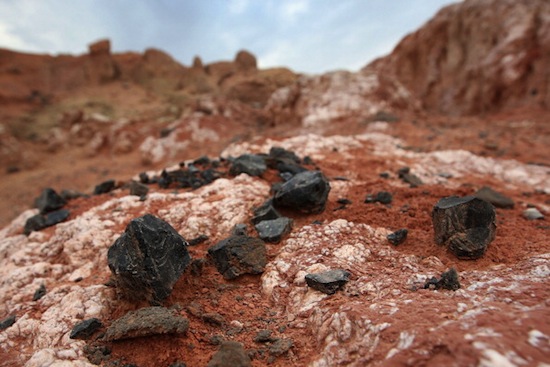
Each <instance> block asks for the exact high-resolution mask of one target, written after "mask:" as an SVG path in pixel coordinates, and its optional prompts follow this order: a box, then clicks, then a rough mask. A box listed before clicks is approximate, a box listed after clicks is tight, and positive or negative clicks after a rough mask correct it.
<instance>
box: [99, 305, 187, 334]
mask: <svg viewBox="0 0 550 367" xmlns="http://www.w3.org/2000/svg"><path fill="white" fill-rule="evenodd" d="M188 328H189V320H187V319H186V318H185V317H183V316H181V315H180V314H179V313H178V312H177V311H176V310H174V309H168V308H165V307H145V308H141V309H139V310H136V311H130V312H128V313H127V314H126V315H124V316H122V317H121V318H119V319H117V320H115V321H114V322H113V323H112V324H111V326H109V327H108V328H107V330H106V331H105V336H104V337H103V339H104V340H105V341H113V340H121V339H130V338H138V337H143V336H151V335H160V334H185V333H186V332H187V329H188Z"/></svg>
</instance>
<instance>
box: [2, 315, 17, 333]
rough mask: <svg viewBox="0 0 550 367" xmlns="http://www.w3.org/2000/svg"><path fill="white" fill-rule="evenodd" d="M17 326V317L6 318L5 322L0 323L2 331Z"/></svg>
mask: <svg viewBox="0 0 550 367" xmlns="http://www.w3.org/2000/svg"><path fill="white" fill-rule="evenodd" d="M13 324H15V315H11V316H8V317H6V318H5V319H4V320H2V321H0V331H1V330H5V329H7V328H9V327H10V326H12V325H13Z"/></svg>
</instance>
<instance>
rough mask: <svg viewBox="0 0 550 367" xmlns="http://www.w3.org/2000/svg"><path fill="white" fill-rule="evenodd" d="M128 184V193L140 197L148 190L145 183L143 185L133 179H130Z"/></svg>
mask: <svg viewBox="0 0 550 367" xmlns="http://www.w3.org/2000/svg"><path fill="white" fill-rule="evenodd" d="M128 186H129V189H130V195H135V196H140V197H142V196H145V195H147V193H148V192H149V187H147V185H144V184H142V183H140V182H137V181H134V180H132V181H130V184H129V185H128Z"/></svg>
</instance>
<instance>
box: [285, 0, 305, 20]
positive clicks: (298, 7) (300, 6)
mask: <svg viewBox="0 0 550 367" xmlns="http://www.w3.org/2000/svg"><path fill="white" fill-rule="evenodd" d="M308 10H309V1H308V0H294V1H292V0H290V1H285V2H283V3H282V4H281V14H282V16H283V19H285V20H287V21H290V22H294V21H296V19H297V18H298V16H300V15H302V14H305V13H307V12H308Z"/></svg>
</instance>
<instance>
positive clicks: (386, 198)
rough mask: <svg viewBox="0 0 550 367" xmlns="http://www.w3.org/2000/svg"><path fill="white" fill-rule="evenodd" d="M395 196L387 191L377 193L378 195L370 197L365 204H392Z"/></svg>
mask: <svg viewBox="0 0 550 367" xmlns="http://www.w3.org/2000/svg"><path fill="white" fill-rule="evenodd" d="M392 200H393V196H392V194H391V193H389V192H387V191H380V192H377V193H376V195H374V196H372V195H369V196H367V198H366V199H365V203H380V204H391V202H392Z"/></svg>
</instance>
